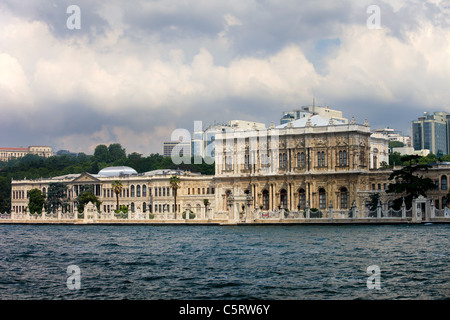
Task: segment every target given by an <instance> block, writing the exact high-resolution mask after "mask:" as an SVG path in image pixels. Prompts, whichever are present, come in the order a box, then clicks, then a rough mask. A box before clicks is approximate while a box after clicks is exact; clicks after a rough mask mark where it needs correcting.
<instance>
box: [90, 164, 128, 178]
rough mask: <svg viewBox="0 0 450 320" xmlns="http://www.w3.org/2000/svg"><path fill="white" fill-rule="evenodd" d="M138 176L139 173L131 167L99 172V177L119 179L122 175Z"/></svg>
mask: <svg viewBox="0 0 450 320" xmlns="http://www.w3.org/2000/svg"><path fill="white" fill-rule="evenodd" d="M133 174H137V171H136V170H134V169H133V168H131V167H125V166H123V167H107V168H104V169H102V170H100V171H99V172H98V175H99V176H103V177H119V176H121V175H133Z"/></svg>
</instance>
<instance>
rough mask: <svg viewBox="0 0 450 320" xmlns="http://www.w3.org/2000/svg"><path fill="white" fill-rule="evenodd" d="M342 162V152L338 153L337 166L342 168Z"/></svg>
mask: <svg viewBox="0 0 450 320" xmlns="http://www.w3.org/2000/svg"><path fill="white" fill-rule="evenodd" d="M343 163H344V161H343V160H342V151H339V165H340V166H342V165H343Z"/></svg>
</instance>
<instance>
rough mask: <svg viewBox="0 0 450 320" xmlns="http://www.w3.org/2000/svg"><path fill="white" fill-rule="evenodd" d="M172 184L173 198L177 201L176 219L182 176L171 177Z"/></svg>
mask: <svg viewBox="0 0 450 320" xmlns="http://www.w3.org/2000/svg"><path fill="white" fill-rule="evenodd" d="M169 183H170V186H171V187H172V193H173V200H174V203H175V219H176V218H177V190H178V188H179V187H180V178H178V177H177V176H172V177H170V179H169Z"/></svg>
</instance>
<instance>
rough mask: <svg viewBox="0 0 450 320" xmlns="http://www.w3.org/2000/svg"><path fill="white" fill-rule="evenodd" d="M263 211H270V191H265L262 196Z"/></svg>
mask: <svg viewBox="0 0 450 320" xmlns="http://www.w3.org/2000/svg"><path fill="white" fill-rule="evenodd" d="M262 200H263V210H269V191H267V190H264V191H263V194H262Z"/></svg>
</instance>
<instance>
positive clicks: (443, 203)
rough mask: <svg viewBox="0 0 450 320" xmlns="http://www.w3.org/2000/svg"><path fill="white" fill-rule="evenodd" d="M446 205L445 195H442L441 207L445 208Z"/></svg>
mask: <svg viewBox="0 0 450 320" xmlns="http://www.w3.org/2000/svg"><path fill="white" fill-rule="evenodd" d="M446 206H447V197H446V196H443V197H442V209H445V207H446Z"/></svg>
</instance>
